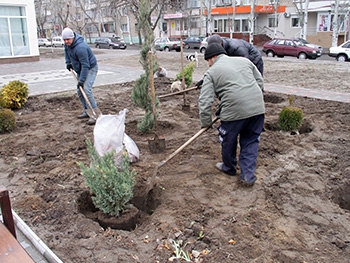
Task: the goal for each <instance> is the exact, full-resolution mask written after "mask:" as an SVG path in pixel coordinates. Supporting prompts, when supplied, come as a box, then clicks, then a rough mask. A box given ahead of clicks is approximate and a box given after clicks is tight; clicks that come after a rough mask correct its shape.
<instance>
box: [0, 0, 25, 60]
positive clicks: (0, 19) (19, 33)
mask: <svg viewBox="0 0 350 263" xmlns="http://www.w3.org/2000/svg"><path fill="white" fill-rule="evenodd" d="M0 25H1V26H0V43H1V48H0V57H4V56H19V55H29V54H30V52H29V43H28V29H27V17H26V14H25V8H24V7H19V6H0Z"/></svg>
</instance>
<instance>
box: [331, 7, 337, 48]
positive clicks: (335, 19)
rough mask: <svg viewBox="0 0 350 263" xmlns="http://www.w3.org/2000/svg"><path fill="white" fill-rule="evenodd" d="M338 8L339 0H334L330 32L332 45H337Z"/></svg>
mask: <svg viewBox="0 0 350 263" xmlns="http://www.w3.org/2000/svg"><path fill="white" fill-rule="evenodd" d="M338 9H339V0H335V6H334V14H333V22H332V26H333V34H332V47H336V46H338Z"/></svg>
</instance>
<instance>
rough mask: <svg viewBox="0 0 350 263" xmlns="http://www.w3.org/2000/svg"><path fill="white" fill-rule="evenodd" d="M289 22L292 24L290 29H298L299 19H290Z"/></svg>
mask: <svg viewBox="0 0 350 263" xmlns="http://www.w3.org/2000/svg"><path fill="white" fill-rule="evenodd" d="M291 22H292V27H300V18H299V17H292V19H291Z"/></svg>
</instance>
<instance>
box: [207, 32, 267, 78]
mask: <svg viewBox="0 0 350 263" xmlns="http://www.w3.org/2000/svg"><path fill="white" fill-rule="evenodd" d="M212 43H219V44H221V45H222V47H223V48H224V49H225V51H226V53H227V55H228V56H230V57H245V58H247V59H249V60H250V61H251V62H253V64H254V65H255V66H256V67H257V69H258V70H259V72H260V73H261V76H263V75H264V61H263V59H262V56H261V52H260V51H259V50H258V49H257V48H256V47H255V46H254V45H252V44H250V43H249V42H247V41H245V40H243V39H238V38H222V37H220V36H219V35H212V36H211V37H209V39H208V46H209V45H210V44H212Z"/></svg>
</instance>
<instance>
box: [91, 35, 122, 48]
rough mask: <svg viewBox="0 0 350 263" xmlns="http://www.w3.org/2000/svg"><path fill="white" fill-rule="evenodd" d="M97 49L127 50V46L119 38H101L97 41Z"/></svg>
mask: <svg viewBox="0 0 350 263" xmlns="http://www.w3.org/2000/svg"><path fill="white" fill-rule="evenodd" d="M95 47H96V48H109V49H126V44H125V42H124V40H123V39H122V38H119V37H99V38H96V40H95Z"/></svg>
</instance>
